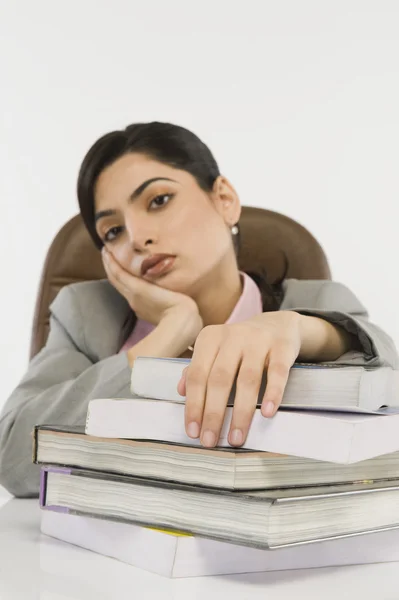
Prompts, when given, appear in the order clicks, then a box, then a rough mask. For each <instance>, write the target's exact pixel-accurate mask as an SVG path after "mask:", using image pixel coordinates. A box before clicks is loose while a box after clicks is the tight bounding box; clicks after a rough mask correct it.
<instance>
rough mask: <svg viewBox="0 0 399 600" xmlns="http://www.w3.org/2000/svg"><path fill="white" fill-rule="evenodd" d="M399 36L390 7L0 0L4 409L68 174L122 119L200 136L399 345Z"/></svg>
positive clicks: (243, 194)
mask: <svg viewBox="0 0 399 600" xmlns="http://www.w3.org/2000/svg"><path fill="white" fill-rule="evenodd" d="M398 31H399V2H396V1H395V0H393V1H391V2H390V1H386V0H375V1H366V0H359V1H354V0H352V1H351V0H323V1H322V2H320V0H315V1H306V0H305V1H304V0H302V1H298V0H292V1H287V0H279V1H276V0H274V1H266V0H258V1H255V0H246V1H245V2H242V1H241V2H239V1H237V2H232V1H231V0H230V1H227V0H225V1H220V0H219V1H218V0H201V2H192V1H191V2H190V1H187V0H185V1H184V0H181V1H179V0H168V1H167V2H164V1H161V0H159V1H153V2H150V1H147V2H143V1H140V2H139V1H135V0H127V1H124V0H113V2H110V1H109V0H108V1H107V0H68V2H59V1H54V0H35V1H34V2H33V1H32V0H8V1H7V0H0V61H1V63H0V73H1V79H0V85H1V90H0V128H1V129H0V165H1V170H0V203H1V235H0V250H1V268H2V272H1V296H0V298H1V310H0V317H1V323H0V326H1V346H0V347H1V350H0V352H1V365H2V367H1V380H2V394H1V396H0V406H1V404H2V403H3V402H4V401H5V399H6V398H7V396H8V394H9V393H10V392H11V390H12V389H13V387H14V386H15V385H16V384H17V383H18V381H19V379H20V377H21V376H22V375H23V373H24V371H25V369H26V367H27V362H28V349H29V343H30V328H31V322H32V316H33V309H34V303H35V298H36V292H37V286H38V281H39V276H40V273H41V268H42V265H43V261H44V258H45V254H46V251H47V249H48V246H49V244H50V242H51V240H52V238H53V236H54V235H55V233H56V232H57V231H58V229H59V228H60V227H61V226H62V225H63V224H64V222H65V221H66V220H67V219H69V218H70V217H72V216H73V215H74V214H75V213H76V212H77V201H76V195H75V182H76V176H77V171H78V168H79V165H80V161H81V159H82V157H83V155H84V153H85V152H86V150H87V149H88V147H89V146H90V145H91V144H92V143H93V142H94V140H95V139H97V137H99V136H100V135H102V134H103V133H105V132H107V131H109V130H111V129H115V128H120V127H124V126H125V125H127V124H129V123H132V122H135V121H148V120H161V121H171V122H175V123H177V124H180V125H183V126H186V127H188V128H191V129H192V130H193V131H194V132H195V133H197V134H198V135H199V136H200V137H201V138H202V139H203V140H204V141H205V142H206V143H207V144H208V145H209V146H210V148H211V150H212V151H213V152H214V154H215V156H216V159H217V160H218V162H219V165H220V168H221V170H222V172H223V173H224V174H225V175H226V176H227V177H229V179H230V180H231V181H232V182H233V184H234V185H235V187H236V189H237V190H238V192H239V195H240V198H241V201H242V203H243V204H249V205H254V206H261V207H265V208H270V209H273V210H278V211H280V212H282V213H285V214H287V215H289V216H291V217H293V218H294V219H297V220H298V221H300V222H301V223H302V224H303V225H305V227H307V228H308V229H309V230H310V231H311V232H312V233H313V234H314V235H315V236H316V237H317V238H318V239H319V241H320V242H321V244H322V245H323V247H324V249H325V251H326V253H327V256H328V258H329V261H330V264H331V268H332V272H333V277H334V279H336V280H338V281H341V282H343V283H345V284H346V285H348V286H349V287H350V288H351V289H352V290H353V291H354V292H355V293H356V294H357V295H358V296H359V298H360V299H361V300H362V302H363V303H364V304H365V305H366V306H367V308H368V309H369V312H370V316H371V318H372V320H373V321H375V322H376V323H378V324H379V325H381V326H382V327H383V328H385V329H386V330H388V331H389V333H391V335H392V337H393V338H394V339H395V341H396V342H397V343H399V322H398V319H397V308H396V304H397V290H398V283H397V258H398V251H399V241H398V239H399V231H398V222H397V217H398V187H399V185H398V173H399V35H398Z"/></svg>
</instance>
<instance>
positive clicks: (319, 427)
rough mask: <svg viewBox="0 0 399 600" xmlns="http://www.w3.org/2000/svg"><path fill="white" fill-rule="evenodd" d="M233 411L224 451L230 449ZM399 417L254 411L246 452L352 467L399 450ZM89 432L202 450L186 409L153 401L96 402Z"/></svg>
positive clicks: (223, 441) (228, 415)
mask: <svg viewBox="0 0 399 600" xmlns="http://www.w3.org/2000/svg"><path fill="white" fill-rule="evenodd" d="M231 415H232V408H231V407H228V408H227V409H226V413H225V419H224V423H223V427H222V431H221V435H220V439H219V446H222V447H223V446H224V447H226V446H229V443H228V432H229V426H230V421H231ZM398 431H399V413H396V412H395V413H393V414H387V415H381V414H378V415H365V414H353V413H338V412H320V411H296V410H284V411H282V410H278V411H277V413H276V414H275V416H274V417H273V418H271V419H270V418H266V417H263V415H262V414H261V412H260V409H257V410H256V411H255V414H254V417H253V419H252V423H251V426H250V429H249V433H248V436H247V439H246V442H245V444H244V445H243V446H242V447H243V448H247V449H251V450H260V451H267V452H275V453H278V454H288V455H291V456H301V457H303V458H313V459H316V460H324V461H327V462H335V463H341V464H350V463H355V462H359V461H361V460H367V459H368V458H373V457H375V456H380V455H382V454H388V453H390V452H396V451H398V450H399V435H398ZM85 432H86V433H87V434H88V435H93V436H97V437H106V438H127V439H150V440H161V441H167V442H177V443H180V444H190V445H200V441H199V439H192V438H190V437H188V436H187V434H186V431H185V427H184V404H181V403H174V402H168V401H162V400H149V399H140V398H133V399H122V398H119V399H108V398H102V399H93V400H91V401H90V402H89V405H88V411H87V420H86V427H85Z"/></svg>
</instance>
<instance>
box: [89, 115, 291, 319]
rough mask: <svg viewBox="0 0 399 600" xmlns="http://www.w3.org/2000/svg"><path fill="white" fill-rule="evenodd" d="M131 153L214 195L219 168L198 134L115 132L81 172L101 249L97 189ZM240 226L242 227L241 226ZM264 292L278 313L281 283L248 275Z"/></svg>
mask: <svg viewBox="0 0 399 600" xmlns="http://www.w3.org/2000/svg"><path fill="white" fill-rule="evenodd" d="M130 152H137V153H141V154H145V155H146V156H149V157H150V158H153V159H155V160H157V161H159V162H161V163H164V164H167V165H170V166H171V167H175V168H177V169H181V170H183V171H187V172H188V173H190V174H191V175H192V176H193V177H194V178H195V179H196V181H197V183H198V185H199V186H200V187H201V188H202V189H203V190H204V191H206V192H210V191H211V190H212V188H213V184H214V182H215V180H216V179H217V177H218V176H219V175H220V171H219V167H218V165H217V162H216V160H215V159H214V157H213V155H212V153H211V151H210V150H209V148H208V147H207V146H206V145H205V144H204V143H203V142H202V141H201V140H200V139H199V137H197V136H196V135H195V134H194V133H192V132H191V131H189V130H188V129H185V128H184V127H180V126H179V125H173V124H171V123H160V122H157V121H154V122H151V123H134V124H132V125H128V126H127V127H126V128H125V129H122V130H117V131H111V132H110V133H107V134H105V135H103V136H102V137H101V138H100V139H98V140H97V141H96V142H95V143H94V144H93V146H92V147H91V148H90V150H89V151H88V152H87V154H86V156H85V157H84V159H83V162H82V165H81V167H80V170H79V176H78V183H77V192H78V201H79V207H80V213H81V215H82V219H83V221H84V223H85V225H86V228H87V230H88V232H89V234H90V236H91V238H92V239H93V241H94V243H95V245H96V246H97V248H101V247H102V246H103V242H102V240H101V239H100V237H99V236H98V234H97V231H96V228H95V222H94V188H95V184H96V181H97V178H98V177H99V175H100V173H101V172H102V171H103V170H104V169H105V168H106V167H107V166H109V165H111V164H112V163H113V162H115V161H116V160H117V159H118V158H120V157H121V156H124V155H125V154H128V153H130ZM237 226H238V227H239V224H237ZM232 237H233V244H234V250H235V253H236V256H237V257H238V255H239V252H240V232H238V234H236V235H233V236H232ZM247 274H248V275H250V276H251V277H252V278H253V279H254V281H255V282H256V283H257V285H258V286H259V288H260V290H261V294H262V300H263V310H264V311H270V310H278V308H279V306H280V304H281V298H282V293H281V285H280V284H281V281H280V282H278V283H277V284H269V283H268V282H267V273H266V272H265V271H263V272H262V273H252V272H247Z"/></svg>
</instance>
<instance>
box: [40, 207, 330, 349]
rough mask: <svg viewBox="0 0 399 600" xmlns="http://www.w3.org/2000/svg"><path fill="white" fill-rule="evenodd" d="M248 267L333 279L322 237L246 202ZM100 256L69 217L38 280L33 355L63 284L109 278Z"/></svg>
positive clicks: (243, 258)
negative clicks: (51, 307)
mask: <svg viewBox="0 0 399 600" xmlns="http://www.w3.org/2000/svg"><path fill="white" fill-rule="evenodd" d="M240 232H241V252H240V255H239V257H238V264H239V267H240V269H241V270H243V271H257V270H259V268H262V267H263V268H265V269H266V271H267V273H268V276H269V283H273V282H275V281H278V280H279V279H281V278H282V277H283V275H284V271H285V269H287V272H286V277H287V278H295V279H331V272H330V268H329V265H328V262H327V258H326V256H325V254H324V251H323V249H322V248H321V246H320V244H319V243H318V241H317V240H316V239H315V238H314V237H313V235H312V234H311V233H310V232H309V231H308V230H307V229H305V227H303V226H302V225H300V224H299V223H298V222H297V221H294V220H293V219H291V218H289V217H287V216H285V215H282V214H280V213H277V212H274V211H271V210H265V209H263V208H255V207H252V206H243V207H242V212H241V218H240ZM104 278H105V272H104V269H103V266H102V262H101V255H100V252H99V251H98V249H97V248H96V247H95V246H94V244H93V241H92V240H91V238H90V236H89V234H88V232H87V230H86V228H85V226H84V224H83V221H82V219H81V217H80V215H77V216H75V217H73V218H72V219H71V220H70V221H68V222H67V223H66V224H65V225H64V226H63V227H62V228H61V230H60V231H59V232H58V233H57V235H56V236H55V238H54V240H53V242H52V244H51V246H50V249H49V251H48V253H47V257H46V261H45V264H44V267H43V271H42V276H41V280H40V284H39V291H38V296H37V300H36V307H35V314H34V320H33V327H32V337H31V347H30V357H31V358H33V356H35V354H37V353H38V352H39V350H41V348H42V347H43V346H44V345H45V343H46V340H47V336H48V331H49V316H50V311H49V307H50V304H51V303H52V301H53V300H54V298H55V297H56V295H57V294H58V292H59V291H60V289H61V288H62V287H63V286H64V285H68V284H70V283H75V282H77V281H88V280H95V279H104Z"/></svg>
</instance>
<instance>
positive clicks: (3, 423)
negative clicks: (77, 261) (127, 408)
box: [0, 288, 192, 497]
mask: <svg viewBox="0 0 399 600" xmlns="http://www.w3.org/2000/svg"><path fill="white" fill-rule="evenodd" d="M57 299H58V302H57V300H56V302H55V304H56V306H55V308H56V309H57V310H55V311H53V312H52V315H51V319H50V333H49V338H48V341H47V344H46V346H45V348H43V350H42V351H41V352H40V353H39V354H38V355H37V356H36V357H35V358H34V359H33V360H32V361H31V363H30V365H29V368H28V371H27V373H26V374H25V376H24V377H23V379H22V381H21V382H20V384H19V385H18V386H17V388H16V389H15V390H14V391H13V393H12V394H11V396H10V398H9V399H8V400H7V402H6V404H5V406H4V408H3V411H2V414H1V416H0V484H1V485H3V486H4V487H5V488H7V490H8V491H9V492H10V493H12V494H14V495H15V496H19V497H29V496H37V495H38V492H39V471H40V467H39V466H38V465H34V464H32V431H33V428H34V426H35V425H37V424H57V423H58V424H62V425H84V424H85V421H86V413H87V405H88V403H89V401H90V400H91V399H93V398H104V397H105V398H107V397H108V398H124V397H131V392H130V378H131V368H130V365H129V360H130V361H132V360H134V357H135V356H137V355H138V354H141V355H146V354H147V355H154V356H159V355H160V353H162V354H163V355H166V356H178V355H179V353H181V352H182V351H183V350H185V349H186V348H187V346H188V345H189V344H190V343H192V338H191V331H192V329H191V325H190V324H191V320H190V319H189V318H188V316H187V315H185V314H184V312H182V311H180V312H179V314H178V315H177V314H171V315H170V316H169V318H168V319H165V320H164V321H162V322H161V323H160V324H159V325H158V327H157V328H156V329H155V330H154V331H153V332H151V334H150V335H149V336H148V339H147V338H146V339H145V340H143V341H141V342H139V343H138V344H136V345H135V346H134V347H133V348H132V349H130V350H129V352H128V353H122V354H116V355H112V356H110V357H108V358H104V359H103V360H98V361H97V362H93V359H92V358H89V357H88V354H89V353H88V351H87V349H86V344H85V338H84V334H83V331H82V330H83V324H82V318H83V317H79V314H80V313H79V311H78V310H75V308H76V301H75V297H74V294H73V293H72V292H71V291H70V290H68V288H64V290H62V291H61V292H60V294H59V297H57ZM60 307H62V310H61V308H60ZM54 312H55V313H56V314H54ZM67 312H69V313H70V314H71V315H72V317H71V319H69V321H70V323H69V325H68V319H67V318H64V319H63V317H65V315H66V314H67ZM72 322H73V331H72ZM79 336H80V337H79ZM185 336H187V338H186V339H185ZM176 339H178V341H177V342H176Z"/></svg>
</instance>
